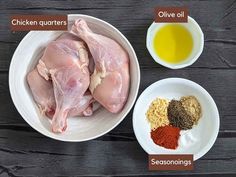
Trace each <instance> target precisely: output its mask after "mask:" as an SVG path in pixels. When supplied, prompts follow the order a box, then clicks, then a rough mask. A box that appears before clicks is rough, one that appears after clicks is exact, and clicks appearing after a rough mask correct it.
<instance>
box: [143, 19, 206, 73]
mask: <svg viewBox="0 0 236 177" xmlns="http://www.w3.org/2000/svg"><path fill="white" fill-rule="evenodd" d="M189 22H191V23H193V25H195V27H196V28H197V31H199V34H200V46H199V48H198V52H197V54H196V55H194V56H193V57H192V59H190V60H189V61H188V62H186V63H183V64H176V65H175V64H170V63H168V62H165V61H163V60H161V59H160V58H159V57H158V56H157V55H156V54H154V53H153V52H152V49H151V48H150V46H149V45H148V41H149V40H151V37H150V30H151V28H154V27H153V25H156V24H157V23H155V22H153V23H152V24H151V25H150V26H149V28H148V30H147V35H146V48H147V49H148V52H149V54H150V55H151V56H152V58H153V59H154V61H155V62H157V63H158V64H160V65H162V66H165V67H167V68H170V69H181V68H185V67H188V66H191V65H192V64H193V63H195V62H196V61H197V60H198V58H199V57H200V55H201V54H202V52H203V48H204V33H203V31H202V29H201V27H200V26H199V24H198V23H197V22H196V21H195V20H194V19H193V18H192V17H190V16H188V23H189ZM167 24H169V23H167ZM180 24H181V23H180Z"/></svg>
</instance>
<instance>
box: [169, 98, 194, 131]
mask: <svg viewBox="0 0 236 177" xmlns="http://www.w3.org/2000/svg"><path fill="white" fill-rule="evenodd" d="M168 118H169V121H170V125H172V126H175V127H179V128H180V129H181V130H187V129H191V128H192V127H193V120H192V119H191V116H190V115H188V114H187V112H186V111H185V109H184V107H183V106H182V104H181V102H180V101H177V100H171V102H170V103H169V106H168Z"/></svg>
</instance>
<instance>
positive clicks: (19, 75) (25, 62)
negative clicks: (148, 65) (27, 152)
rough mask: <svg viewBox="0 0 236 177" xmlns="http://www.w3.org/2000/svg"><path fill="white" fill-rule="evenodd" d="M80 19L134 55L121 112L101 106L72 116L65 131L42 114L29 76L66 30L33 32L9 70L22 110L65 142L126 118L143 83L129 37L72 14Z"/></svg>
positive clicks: (103, 130)
mask: <svg viewBox="0 0 236 177" xmlns="http://www.w3.org/2000/svg"><path fill="white" fill-rule="evenodd" d="M78 18H83V19H85V20H86V21H87V23H88V25H89V26H90V27H91V29H92V30H93V31H94V32H97V33H99V34H103V35H105V36H108V37H110V38H112V39H114V40H116V41H117V42H118V43H119V44H120V45H121V46H123V48H124V49H126V51H127V52H128V54H129V58H130V78H131V81H130V91H129V96H128V100H127V103H126V105H125V106H124V108H123V110H122V111H121V112H120V113H118V114H112V113H110V112H108V111H106V110H105V109H104V108H99V109H98V110H97V111H96V112H95V113H94V115H93V116H91V117H74V118H68V120H67V121H68V127H67V130H66V131H65V132H64V133H62V134H55V133H52V131H51V126H50V122H49V119H48V118H46V117H42V115H40V113H39V110H38V107H37V105H36V104H35V102H34V100H33V98H32V94H31V91H30V89H29V87H28V84H27V82H26V75H27V73H28V72H29V71H31V70H32V69H33V68H34V67H35V65H36V63H37V62H38V60H39V58H40V56H42V54H43V51H44V48H45V47H46V46H47V44H48V43H49V42H51V41H53V40H55V39H56V38H57V37H58V36H59V35H61V34H62V31H31V32H29V33H28V34H27V35H26V36H25V37H24V39H23V40H22V41H21V43H20V44H19V46H18V47H17V49H16V51H15V53H14V55H13V58H12V61H11V65H10V71H9V87H10V93H11V97H12V100H13V102H14V104H15V106H16V108H17V110H18V112H19V113H20V114H21V116H22V117H23V118H24V120H25V121H26V122H27V123H28V124H29V125H30V126H31V127H33V128H34V129H35V130H37V131H38V132H40V133H42V134H43V135H45V136H48V137H50V138H53V139H57V140H61V141H72V142H80V141H87V140H91V139H94V138H97V137H99V136H102V135H104V134H105V133H107V132H109V131H110V130H112V129H113V128H114V127H116V126H117V125H118V124H119V123H120V122H121V121H122V120H123V119H124V118H125V116H126V115H127V114H128V112H129V111H130V109H131V107H132V106H133V104H134V102H135V99H136V97H137V94H138V89H139V83H140V69H139V63H138V59H137V56H136V54H135V51H134V49H133V47H132V46H131V44H130V43H129V41H128V40H127V39H126V37H125V36H124V35H123V34H122V33H121V32H120V31H119V30H118V29H116V28H115V27H114V26H112V25H110V24H109V23H107V22H105V21H103V20H100V19H98V18H94V17H91V16H87V15H68V21H69V26H71V25H72V24H73V22H74V21H75V20H76V19H78Z"/></svg>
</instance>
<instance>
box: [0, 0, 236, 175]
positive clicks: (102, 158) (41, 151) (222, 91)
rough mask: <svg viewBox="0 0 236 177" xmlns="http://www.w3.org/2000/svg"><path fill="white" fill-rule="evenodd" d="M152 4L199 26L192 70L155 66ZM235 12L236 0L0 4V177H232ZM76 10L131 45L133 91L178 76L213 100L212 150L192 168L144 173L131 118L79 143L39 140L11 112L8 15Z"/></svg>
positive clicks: (12, 40)
mask: <svg viewBox="0 0 236 177" xmlns="http://www.w3.org/2000/svg"><path fill="white" fill-rule="evenodd" d="M157 5H162V6H164V5H171V6H181V5H186V6H187V7H189V11H190V16H192V17H193V18H194V19H195V20H196V21H197V22H198V23H199V24H200V26H201V27H202V30H203V32H204V34H205V47H204V51H203V53H202V55H201V57H200V58H199V60H198V61H197V62H196V63H195V64H194V65H192V66H191V67H188V68H186V69H181V70H169V69H166V68H163V67H161V66H159V65H158V64H156V63H154V61H153V60H152V59H151V57H150V55H149V54H148V52H147V50H146V48H145V37H146V30H147V28H148V26H149V25H150V23H151V22H152V20H153V8H154V7H155V6H157ZM235 9H236V1H232V0H228V1H227V0H225V1H223V0H222V1H219V0H218V1H217V0H212V1H210V0H209V1H207V0H205V1H204V0H203V1H202V0H189V1H187V0H186V1H170V0H157V1H125V0H123V1H116V0H114V1H105V0H104V1H85V0H84V1H73V0H54V1H50V2H49V1H46V0H40V1H27V0H23V1H20V0H19V1H11V0H2V1H0V100H1V103H0V112H1V115H0V176H54V175H55V176H58V175H62V176H80V175H81V176H83V175H92V176H93V175H98V176H100V175H125V176H132V175H133V176H138V175H176V174H178V175H180V174H185V175H187V174H196V175H197V176H204V174H212V175H214V174H220V176H222V175H223V174H224V175H227V174H228V175H229V176H236V153H235V149H236V59H235V57H236V11H235ZM78 13H82V14H88V15H92V16H95V17H98V18H101V19H103V20H105V21H107V22H109V23H111V24H112V25H114V26H115V27H117V28H118V29H119V30H120V31H121V32H122V33H123V34H124V35H125V36H126V37H127V38H128V39H129V40H130V42H131V44H132V45H133V47H134V48H135V50H136V53H137V55H138V58H139V62H140V66H141V86H140V92H142V91H143V90H144V89H145V88H146V87H147V86H148V85H150V84H151V83H153V82H155V81H157V80H159V79H162V78H166V77H183V78H188V79H191V80H193V81H195V82H197V83H199V84H200V85H202V86H203V87H204V88H206V89H207V90H208V91H209V93H210V94H211V95H212V96H213V98H214V99H215V101H216V104H217V105H218V108H219V111H220V118H221V126H220V133H219V136H218V139H217V141H216V143H215V144H214V146H213V148H212V149H211V150H210V151H209V152H208V153H207V154H206V155H205V156H204V157H202V158H201V159H200V160H198V161H196V162H195V164H194V170H193V171H185V172H179V171H174V172H149V171H148V170H147V155H146V153H145V152H144V151H143V150H142V149H141V147H140V146H139V145H138V143H137V141H136V138H135V136H134V134H133V129H132V117H131V115H132V114H131V113H130V114H129V115H128V116H127V117H126V118H125V120H124V121H123V122H122V123H121V124H120V125H119V126H118V127H117V128H115V129H114V130H113V131H111V132H110V133H108V134H106V135H104V136H103V137H101V138H98V139H96V140H93V141H89V142H85V143H64V142H59V141H55V140H51V139H49V138H46V137H44V136H42V135H41V134H39V133H37V132H36V131H34V130H33V129H32V128H30V127H29V125H28V124H27V123H26V122H25V121H24V120H23V119H22V118H21V116H20V115H19V114H18V112H17V111H16V109H15V107H14V105H13V103H12V101H11V98H10V94H9V90H8V69H9V64H10V61H11V57H12V55H13V52H14V50H15V48H16V47H17V45H18V44H19V42H20V40H21V39H22V38H23V37H24V36H25V35H26V32H16V33H12V32H10V30H9V17H10V15H11V14H78ZM22 57H24V56H22ZM131 112H132V111H131ZM206 131H207V130H206ZM217 176H218V175H217Z"/></svg>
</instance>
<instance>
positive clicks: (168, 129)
mask: <svg viewBox="0 0 236 177" xmlns="http://www.w3.org/2000/svg"><path fill="white" fill-rule="evenodd" d="M179 136H180V129H179V128H178V127H172V126H170V125H166V126H164V127H158V128H157V129H156V130H152V131H151V138H152V140H153V141H154V143H155V144H157V145H159V146H162V147H164V148H167V149H176V148H177V147H178V140H179Z"/></svg>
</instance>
